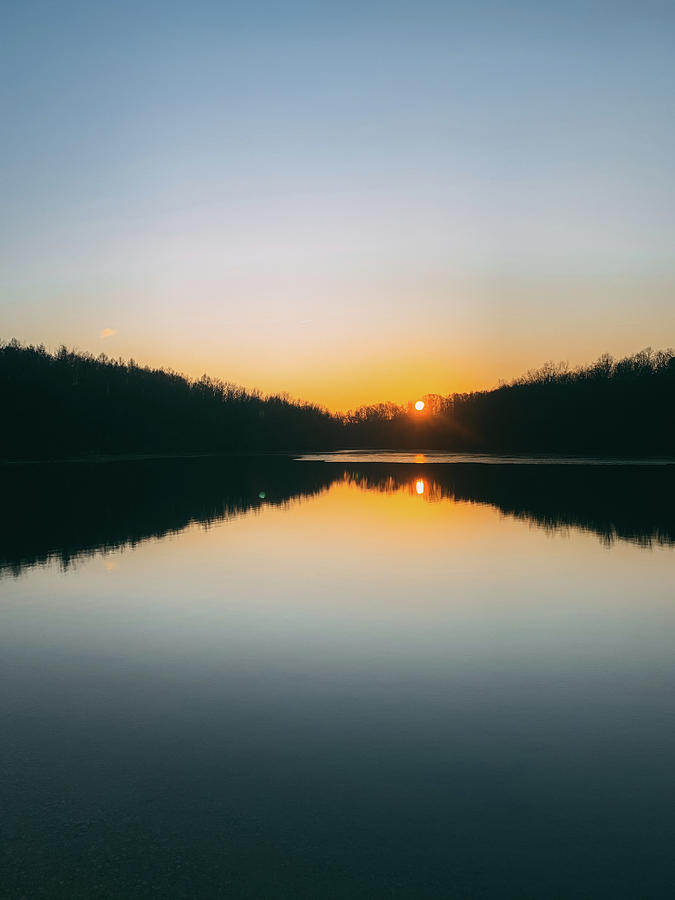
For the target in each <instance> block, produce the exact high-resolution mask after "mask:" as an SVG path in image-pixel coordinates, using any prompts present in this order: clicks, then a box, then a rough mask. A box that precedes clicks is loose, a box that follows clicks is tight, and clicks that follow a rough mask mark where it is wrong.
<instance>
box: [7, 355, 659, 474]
mask: <svg viewBox="0 0 675 900" xmlns="http://www.w3.org/2000/svg"><path fill="white" fill-rule="evenodd" d="M0 398H1V402H2V410H3V422H4V427H3V429H2V435H1V437H0V457H1V458H5V459H44V458H67V457H72V456H80V455H83V456H96V455H119V454H127V453H133V454H138V453H141V454H142V453H148V454H157V453H167V454H176V453H204V452H211V453H224V452H248V451H254V450H255V451H264V450H279V451H282V450H286V451H302V450H321V449H323V450H330V449H338V448H364V449H365V448H381V447H389V448H394V449H399V448H401V449H406V448H409V449H427V450H450V451H453V450H457V451H479V452H491V453H544V454H548V453H550V454H591V455H597V454H610V455H615V456H621V455H630V456H654V455H658V456H672V455H673V454H674V453H675V417H674V416H673V409H674V406H675V404H674V402H673V401H674V400H675V353H674V352H673V351H672V350H664V351H653V350H651V349H647V350H642V351H640V352H639V353H636V354H634V355H633V356H629V357H626V358H624V359H619V360H614V359H613V358H612V357H611V356H609V355H604V356H602V357H600V359H598V360H597V362H595V363H593V364H592V365H589V366H583V367H579V368H576V369H572V368H570V367H569V366H567V365H566V364H558V365H554V364H552V363H547V364H546V365H545V366H543V367H542V368H541V369H537V370H534V371H530V372H528V373H527V374H526V375H524V376H522V377H520V378H517V379H515V380H513V381H511V382H509V383H504V384H500V385H499V387H497V388H495V389H492V390H485V391H474V392H470V393H461V394H460V393H455V394H450V395H448V396H441V395H435V394H431V395H427V396H426V397H423V398H422V399H424V401H425V408H424V410H422V411H421V412H418V411H417V410H415V408H414V406H413V404H412V403H411V404H409V405H407V406H405V405H398V404H394V403H381V404H376V405H371V406H364V407H361V408H360V409H357V410H353V411H350V412H348V413H346V414H343V415H338V414H331V413H330V412H328V410H326V409H324V408H322V407H320V406H318V405H316V404H313V403H304V402H300V401H297V400H293V399H292V398H290V397H289V396H288V395H286V394H273V395H263V394H262V393H261V392H260V391H257V390H246V389H244V388H242V387H240V386H238V385H235V384H231V383H230V382H224V381H220V380H218V379H215V378H211V377H209V376H208V375H203V376H202V377H201V378H198V379H190V378H186V377H185V376H184V375H181V374H179V373H177V372H174V371H172V370H170V369H161V368H151V367H148V366H140V365H138V364H137V363H136V362H135V361H134V360H129V361H125V360H122V359H111V358H110V357H108V356H106V355H104V354H102V355H100V356H97V357H95V356H93V355H91V354H88V353H82V352H77V351H75V350H69V349H67V348H66V347H61V348H59V349H58V350H57V351H56V352H53V353H52V352H49V351H48V350H47V349H46V348H45V347H44V346H42V345H37V346H35V345H27V346H24V345H22V344H21V343H19V342H18V341H16V340H12V341H10V342H8V343H2V344H0Z"/></svg>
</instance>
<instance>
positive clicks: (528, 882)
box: [0, 457, 675, 900]
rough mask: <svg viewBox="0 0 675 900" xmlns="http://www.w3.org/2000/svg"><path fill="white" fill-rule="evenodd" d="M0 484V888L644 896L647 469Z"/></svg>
mask: <svg viewBox="0 0 675 900" xmlns="http://www.w3.org/2000/svg"><path fill="white" fill-rule="evenodd" d="M413 462H414V460H413ZM2 479H3V497H4V500H5V503H4V506H3V513H2V526H1V527H2V531H1V536H2V545H1V552H0V567H1V569H2V573H3V574H2V575H1V576H0V715H1V716H2V722H3V724H4V728H3V740H2V747H1V751H0V752H1V756H0V771H1V772H2V788H1V792H0V850H1V853H2V873H3V875H2V879H3V890H2V891H0V895H2V896H3V897H4V896H7V897H10V898H14V897H15V898H17V900H19V898H21V897H24V896H25V897H28V898H35V897H69V898H77V897H83V898H84V897H92V896H96V897H148V896H158V897H223V896H227V897H245V898H249V897H250V898H259V897H307V898H319V897H321V898H323V897H335V898H352V897H364V898H365V897H369V898H371V897H383V898H384V897H386V898H389V897H406V898H408V897H415V898H417V897H420V898H426V897H443V898H446V897H450V898H455V897H456V898H467V900H469V898H470V900H473V898H483V897H485V898H532V900H541V898H561V900H563V898H565V900H567V898H604V897H607V898H635V897H641V898H661V897H663V898H666V897H671V896H672V895H673V890H674V887H675V864H673V862H672V851H671V847H672V841H673V837H675V829H674V825H675V814H674V813H673V808H674V805H673V800H674V799H675V770H674V768H673V765H672V760H673V758H674V755H673V754H674V751H675V711H674V707H673V697H674V696H675V692H674V688H675V654H674V653H673V649H674V638H675V600H674V597H673V583H674V581H675V579H674V577H673V576H674V575H675V553H674V550H673V548H674V547H675V516H674V513H673V509H674V505H673V499H674V496H675V494H674V491H673V486H674V483H675V475H674V472H673V467H672V466H658V467H657V466H635V465H631V466H627V465H612V466H602V467H601V466H588V465H583V464H577V465H574V466H571V465H565V466H560V465H556V464H554V463H553V462H552V461H550V460H548V461H545V460H544V461H542V460H539V461H536V463H535V462H534V461H532V462H531V463H529V464H528V463H523V462H521V463H520V464H519V465H511V464H508V463H507V462H505V461H504V460H501V461H499V460H498V461H493V462H492V464H491V465H484V464H480V463H479V462H477V461H476V460H475V459H474V460H471V461H465V462H462V463H459V462H454V463H451V464H448V463H447V462H445V461H441V460H434V459H425V460H423V461H418V462H417V463H415V464H414V465H411V464H410V462H409V461H407V460H397V459H387V460H382V459H380V460H379V461H376V460H373V459H372V458H369V459H366V460H363V459H361V460H350V459H344V458H343V459H341V460H339V461H338V464H337V465H335V464H332V465H327V464H326V463H325V462H322V461H318V460H314V461H312V460H305V461H294V460H291V459H284V458H280V457H277V458H272V459H263V458H260V459H255V458H248V459H229V460H222V459H210V460H183V461H171V460H161V461H155V462H153V461H147V460H146V461H139V462H136V463H108V464H99V465H94V464H92V465H69V464H59V465H53V466H18V467H11V472H9V470H8V469H6V470H4V471H3V474H2ZM3 891H4V893H3Z"/></svg>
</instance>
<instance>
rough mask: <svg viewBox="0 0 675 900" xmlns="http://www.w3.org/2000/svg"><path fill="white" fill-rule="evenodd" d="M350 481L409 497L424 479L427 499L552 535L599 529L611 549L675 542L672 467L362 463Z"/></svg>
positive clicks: (350, 474) (349, 471) (350, 472)
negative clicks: (495, 513)
mask: <svg viewBox="0 0 675 900" xmlns="http://www.w3.org/2000/svg"><path fill="white" fill-rule="evenodd" d="M383 468H384V471H382V469H383ZM345 477H346V478H347V479H348V480H349V481H351V482H353V483H355V484H357V485H358V486H359V487H361V488H363V489H366V490H378V491H386V492H392V491H397V490H404V491H407V492H408V493H410V494H413V493H416V489H415V485H416V482H417V480H418V479H420V478H421V479H423V480H424V484H425V488H424V492H423V494H422V497H421V499H422V498H423V499H424V500H425V501H431V502H438V501H439V500H444V499H448V500H457V501H465V502H469V503H481V504H485V505H490V506H494V507H496V508H497V509H499V510H500V512H502V513H503V514H505V515H509V516H513V517H515V518H518V519H523V520H525V521H528V522H531V523H532V524H534V525H537V526H539V527H542V528H546V529H548V530H550V531H560V530H562V529H566V528H570V527H573V528H579V529H582V530H584V531H591V532H595V533H596V534H597V535H598V536H599V537H600V538H601V539H602V541H603V543H606V544H608V545H609V544H612V543H613V542H614V541H615V540H617V539H620V540H626V541H631V542H633V543H636V544H639V545H641V546H645V547H648V546H651V545H652V544H659V545H670V544H673V543H675V465H669V466H650V465H645V466H638V465H554V464H533V465H508V464H505V465H498V464H491V465H480V464H471V463H460V464H456V465H447V464H446V465H442V464H438V465H433V464H431V465H421V466H417V465H416V466H411V465H405V464H398V465H397V464H387V465H386V467H382V465H381V464H374V463H363V464H360V465H358V466H349V467H348V469H347V472H346V475H345Z"/></svg>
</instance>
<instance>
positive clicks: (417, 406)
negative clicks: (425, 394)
mask: <svg viewBox="0 0 675 900" xmlns="http://www.w3.org/2000/svg"><path fill="white" fill-rule="evenodd" d="M415 409H416V410H417V411H418V412H422V410H423V409H424V400H418V401H417V403H416V404H415Z"/></svg>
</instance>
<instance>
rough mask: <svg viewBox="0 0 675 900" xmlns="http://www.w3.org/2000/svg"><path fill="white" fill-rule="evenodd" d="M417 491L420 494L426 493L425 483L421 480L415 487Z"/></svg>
mask: <svg viewBox="0 0 675 900" xmlns="http://www.w3.org/2000/svg"><path fill="white" fill-rule="evenodd" d="M415 490H416V491H417V493H418V494H423V493H424V482H423V481H422V480H421V479H420V480H419V481H418V482H417V484H416V485H415Z"/></svg>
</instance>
